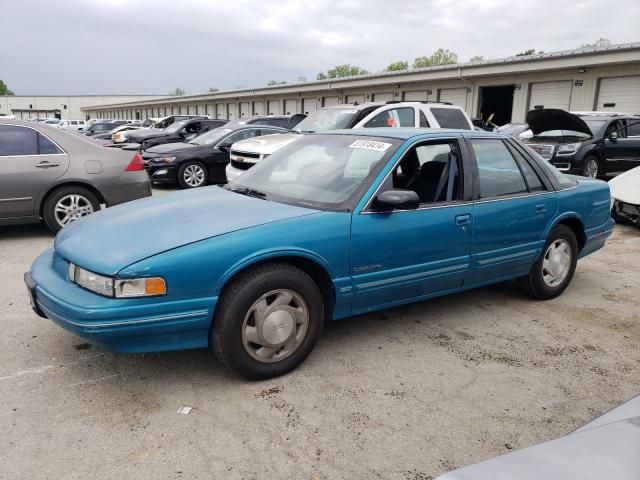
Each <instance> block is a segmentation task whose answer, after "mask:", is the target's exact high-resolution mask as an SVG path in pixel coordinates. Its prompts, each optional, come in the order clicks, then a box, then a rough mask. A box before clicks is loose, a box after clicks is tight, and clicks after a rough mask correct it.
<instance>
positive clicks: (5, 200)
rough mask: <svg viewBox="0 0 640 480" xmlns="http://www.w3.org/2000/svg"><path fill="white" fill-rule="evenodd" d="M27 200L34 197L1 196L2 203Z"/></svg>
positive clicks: (0, 201)
mask: <svg viewBox="0 0 640 480" xmlns="http://www.w3.org/2000/svg"><path fill="white" fill-rule="evenodd" d="M27 200H33V197H16V198H0V203H2V202H26V201H27Z"/></svg>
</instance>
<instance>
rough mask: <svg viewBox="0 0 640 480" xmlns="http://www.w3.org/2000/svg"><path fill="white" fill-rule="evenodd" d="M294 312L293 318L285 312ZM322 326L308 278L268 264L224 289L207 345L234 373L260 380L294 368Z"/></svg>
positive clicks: (315, 290)
mask: <svg viewBox="0 0 640 480" xmlns="http://www.w3.org/2000/svg"><path fill="white" fill-rule="evenodd" d="M289 297H290V301H287V300H289ZM263 302H264V303H263ZM278 306H279V307H280V308H277V307H278ZM294 310H295V311H296V312H298V313H297V314H296V316H295V317H294V316H293V315H290V314H289V312H293V311H294ZM304 312H306V315H305V314H304ZM259 318H261V319H262V321H259ZM305 318H306V324H305ZM258 322H259V323H260V324H262V325H263V326H264V328H262V329H260V328H259V327H258ZM323 323H324V302H323V298H322V294H321V293H320V289H319V288H318V286H317V285H316V283H315V282H314V281H313V279H312V278H311V277H310V276H309V275H307V274H306V273H305V272H303V271H302V270H300V269H298V268H296V267H294V266H292V265H288V264H283V263H269V264H265V265H261V266H258V267H255V268H252V269H250V270H247V271H246V272H243V273H241V274H240V275H239V276H238V277H237V278H236V279H234V280H233V281H232V283H231V284H230V285H229V286H228V287H226V288H225V290H224V293H223V295H222V296H221V298H220V300H219V303H218V305H217V308H216V313H215V315H214V319H213V328H212V332H211V345H212V348H213V351H214V352H215V354H216V356H217V357H218V359H219V360H220V361H221V362H222V363H223V364H224V365H225V366H226V367H227V368H229V369H230V370H232V371H233V372H235V373H236V374H238V375H240V376H242V377H244V378H246V379H250V380H264V379H267V378H272V377H277V376H279V375H283V374H285V373H287V372H289V371H291V370H293V369H294V368H296V367H297V366H298V365H300V364H301V363H302V362H303V361H304V359H305V358H307V356H308V355H309V353H311V350H313V347H314V346H315V344H316V341H317V340H318V337H319V336H320V332H321V331H322V325H323ZM294 325H295V328H294V327H293V326H294ZM258 342H259V343H258Z"/></svg>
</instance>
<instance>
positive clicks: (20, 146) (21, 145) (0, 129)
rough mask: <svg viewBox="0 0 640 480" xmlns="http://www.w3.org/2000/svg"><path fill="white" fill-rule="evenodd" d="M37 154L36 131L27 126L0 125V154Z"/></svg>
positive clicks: (5, 155) (4, 155)
mask: <svg viewBox="0 0 640 480" xmlns="http://www.w3.org/2000/svg"><path fill="white" fill-rule="evenodd" d="M37 154H38V132H36V131H35V130H33V129H31V128H27V127H14V126H11V125H0V156H2V157H8V156H19V155H37Z"/></svg>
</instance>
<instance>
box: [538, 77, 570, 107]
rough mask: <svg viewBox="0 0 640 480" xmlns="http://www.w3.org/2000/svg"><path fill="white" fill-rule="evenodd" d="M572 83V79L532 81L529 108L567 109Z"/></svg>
mask: <svg viewBox="0 0 640 480" xmlns="http://www.w3.org/2000/svg"><path fill="white" fill-rule="evenodd" d="M572 85H573V80H564V81H561V82H540V83H532V84H531V87H530V88H531V90H530V96H529V110H535V109H539V108H559V109H560V110H569V105H570V104H571V86H572Z"/></svg>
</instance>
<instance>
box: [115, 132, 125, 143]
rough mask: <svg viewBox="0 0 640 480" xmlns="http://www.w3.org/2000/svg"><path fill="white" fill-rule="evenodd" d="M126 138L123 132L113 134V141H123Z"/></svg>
mask: <svg viewBox="0 0 640 480" xmlns="http://www.w3.org/2000/svg"><path fill="white" fill-rule="evenodd" d="M123 140H124V135H123V134H121V133H114V134H113V141H114V142H122V141H123Z"/></svg>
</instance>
